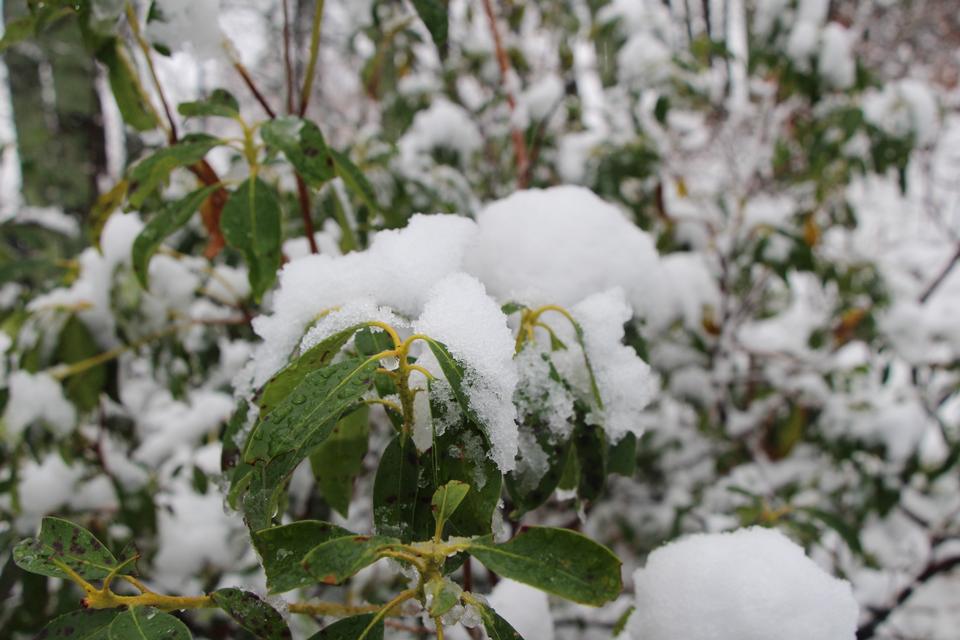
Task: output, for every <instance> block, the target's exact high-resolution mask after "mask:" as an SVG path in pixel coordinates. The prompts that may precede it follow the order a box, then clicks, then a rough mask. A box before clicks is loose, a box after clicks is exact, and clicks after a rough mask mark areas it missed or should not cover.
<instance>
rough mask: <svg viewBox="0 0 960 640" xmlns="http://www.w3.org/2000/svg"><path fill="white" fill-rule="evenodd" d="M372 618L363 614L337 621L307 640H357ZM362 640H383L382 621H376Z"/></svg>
mask: <svg viewBox="0 0 960 640" xmlns="http://www.w3.org/2000/svg"><path fill="white" fill-rule="evenodd" d="M373 618H374V614H372V613H365V614H363V615H359V616H352V617H350V618H344V619H342V620H337V621H336V622H334V623H333V624H330V625H327V626H326V627H324V628H323V629H321V630H320V631H319V632H318V633H315V634H313V635H312V636H310V638H309V640H357V638H359V637H360V636H361V635H363V632H364V631H366V630H367V627H369V626H370V624H371V623H372V622H373ZM364 640H383V620H377V624H375V625H374V626H373V627H372V628H371V629H370V631H369V632H368V633H367V635H366V637H365V638H364Z"/></svg>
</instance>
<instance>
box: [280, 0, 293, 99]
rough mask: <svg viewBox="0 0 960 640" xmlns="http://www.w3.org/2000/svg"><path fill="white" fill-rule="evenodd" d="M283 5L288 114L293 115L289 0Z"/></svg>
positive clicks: (284, 67)
mask: <svg viewBox="0 0 960 640" xmlns="http://www.w3.org/2000/svg"><path fill="white" fill-rule="evenodd" d="M281 4H282V5H283V69H284V77H285V78H286V82H287V113H291V114H292V113H293V109H294V106H293V101H294V98H293V86H294V84H295V83H294V77H293V62H292V58H291V55H290V8H289V7H288V6H287V0H281Z"/></svg>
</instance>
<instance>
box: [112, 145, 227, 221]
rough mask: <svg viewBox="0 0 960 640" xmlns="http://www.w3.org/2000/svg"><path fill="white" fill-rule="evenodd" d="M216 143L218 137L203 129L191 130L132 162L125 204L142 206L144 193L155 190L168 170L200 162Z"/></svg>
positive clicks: (147, 194)
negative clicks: (199, 131) (172, 142)
mask: <svg viewBox="0 0 960 640" xmlns="http://www.w3.org/2000/svg"><path fill="white" fill-rule="evenodd" d="M218 144H220V140H219V139H218V138H215V137H213V136H210V135H207V134H205V133H191V134H190V135H187V136H184V137H183V138H182V139H181V140H180V141H179V142H178V143H177V144H174V145H171V146H169V147H165V148H163V149H160V150H158V151H155V152H154V153H152V154H151V155H149V156H147V157H146V158H144V159H143V160H141V161H140V162H138V163H137V164H135V165H134V166H133V167H132V168H131V169H130V172H129V174H128V181H129V188H128V193H127V203H128V205H129V206H130V207H131V208H133V209H139V208H140V207H142V206H143V203H144V201H145V200H146V199H147V196H149V195H150V194H151V193H153V192H154V191H156V189H157V188H158V187H159V186H160V185H161V184H162V183H163V182H164V181H165V180H166V179H167V177H168V176H169V175H170V172H171V171H173V170H174V169H176V168H177V167H188V166H190V165H192V164H195V163H197V162H200V160H202V159H203V157H204V156H205V155H207V152H208V151H210V150H211V149H213V148H214V147H216V146H217V145H218Z"/></svg>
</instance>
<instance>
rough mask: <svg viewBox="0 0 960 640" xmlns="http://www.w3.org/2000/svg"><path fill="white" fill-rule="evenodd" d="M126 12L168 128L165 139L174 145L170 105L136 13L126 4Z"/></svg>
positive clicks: (174, 130)
mask: <svg viewBox="0 0 960 640" xmlns="http://www.w3.org/2000/svg"><path fill="white" fill-rule="evenodd" d="M126 12H127V22H129V23H130V29H131V31H133V37H134V39H135V40H136V41H137V44H138V45H139V46H140V51H142V52H143V57H144V58H146V60H147V69H148V70H149V71H150V78H151V79H152V80H153V86H154V88H155V89H156V90H157V96H158V97H159V98H160V104H161V105H162V106H163V113H164V115H165V116H166V117H167V123H168V124H169V127H170V128H169V130H168V131H167V137H168V138H169V140H170V144H174V143H175V142H176V141H177V124H176V122H175V121H174V119H173V112H172V111H170V105H169V104H168V103H167V97H166V95H164V93H163V87H162V86H161V85H160V78H159V77H158V76H157V70H156V68H155V67H154V66H153V57H152V56H151V55H150V45H149V44H147V41H146V40H145V39H144V37H143V33H142V32H141V31H140V21H139V19H138V18H137V12H136V11H135V10H134V8H133V3H131V2H127V5H126Z"/></svg>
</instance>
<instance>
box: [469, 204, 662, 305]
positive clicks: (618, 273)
mask: <svg viewBox="0 0 960 640" xmlns="http://www.w3.org/2000/svg"><path fill="white" fill-rule="evenodd" d="M477 225H478V227H479V233H478V235H477V239H476V242H475V244H474V245H472V246H471V247H470V249H471V250H470V251H469V253H468V254H467V256H466V260H465V268H466V271H467V272H468V273H472V274H473V275H475V276H476V277H477V278H479V279H480V280H481V281H482V282H483V283H484V284H485V285H486V287H487V290H488V291H490V293H491V294H492V295H493V296H494V297H496V298H497V299H498V300H501V301H508V300H512V301H516V302H520V303H523V304H526V305H528V306H539V305H544V304H557V305H562V306H567V305H572V304H575V303H577V302H579V301H580V300H583V299H584V298H585V297H587V296H588V295H590V294H593V293H595V292H597V291H604V290H606V289H609V288H611V287H614V286H621V287H623V288H624V289H625V290H626V291H628V292H630V293H631V294H632V296H631V299H635V300H636V301H639V302H641V303H644V297H645V295H646V294H647V293H648V292H649V291H650V290H652V289H653V288H654V286H653V282H654V280H655V273H654V272H655V271H656V268H657V253H656V249H655V248H654V246H653V241H652V240H651V238H650V237H649V236H648V235H647V234H646V233H644V232H643V231H641V230H640V229H638V228H637V227H636V226H635V225H633V224H632V223H630V222H629V221H628V220H627V219H626V218H625V217H624V215H623V214H622V213H621V212H620V211H619V210H618V209H617V208H616V207H614V206H613V205H611V204H609V203H607V202H604V201H603V200H601V199H600V198H599V197H598V196H596V195H595V194H594V193H592V192H591V191H589V190H587V189H584V188H582V187H575V186H560V187H551V188H549V189H530V190H526V191H517V192H516V193H514V194H512V195H510V196H507V197H506V198H503V199H501V200H497V201H495V202H492V203H490V204H488V205H487V206H486V207H484V209H483V210H482V211H481V212H480V213H479V214H478V215H477ZM650 302H651V303H653V301H650ZM644 306H645V303H644V304H641V308H643V307H644Z"/></svg>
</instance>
